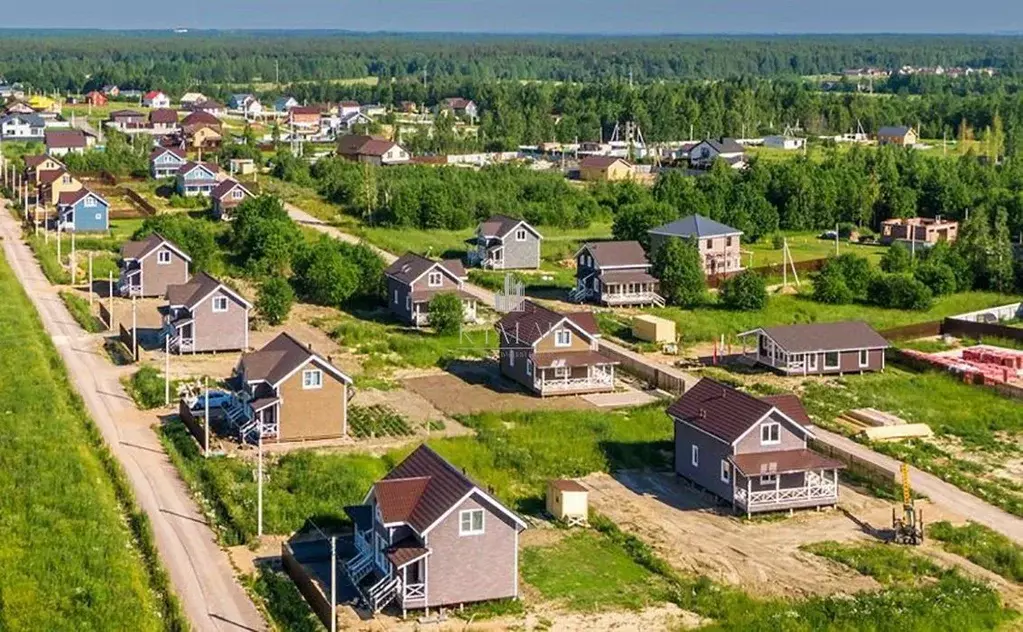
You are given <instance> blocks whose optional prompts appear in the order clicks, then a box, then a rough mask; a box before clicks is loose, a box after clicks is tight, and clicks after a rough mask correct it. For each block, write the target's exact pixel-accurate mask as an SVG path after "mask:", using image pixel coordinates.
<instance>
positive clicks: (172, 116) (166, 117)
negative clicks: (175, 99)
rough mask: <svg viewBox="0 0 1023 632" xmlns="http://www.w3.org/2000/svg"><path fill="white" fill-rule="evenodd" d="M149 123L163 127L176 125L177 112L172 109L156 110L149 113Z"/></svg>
mask: <svg viewBox="0 0 1023 632" xmlns="http://www.w3.org/2000/svg"><path fill="white" fill-rule="evenodd" d="M149 122H150V123H162V124H164V125H167V124H170V123H177V122H178V111H177V110H175V109H173V108H157V109H155V110H153V111H151V112H150V113H149Z"/></svg>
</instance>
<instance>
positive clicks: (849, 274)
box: [825, 252, 874, 298]
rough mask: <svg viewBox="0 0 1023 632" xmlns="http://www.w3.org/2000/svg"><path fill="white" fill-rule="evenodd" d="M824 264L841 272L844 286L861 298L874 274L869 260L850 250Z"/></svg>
mask: <svg viewBox="0 0 1023 632" xmlns="http://www.w3.org/2000/svg"><path fill="white" fill-rule="evenodd" d="M825 266H826V267H834V268H835V269H836V270H837V271H838V272H839V274H841V276H842V279H843V281H845V285H846V287H848V288H849V291H850V292H852V294H853V296H854V297H856V298H863V296H864V294H866V292H867V286H868V285H869V284H870V279H871V278H872V277H873V276H874V270H873V268H871V266H870V261H868V260H867V258H866V257H861V256H859V255H856V254H853V253H851V252H849V253H845V254H843V255H839V256H837V257H834V258H833V259H831V260H829V261H828V262H827V263H826V264H825Z"/></svg>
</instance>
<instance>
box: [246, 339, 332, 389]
mask: <svg viewBox="0 0 1023 632" xmlns="http://www.w3.org/2000/svg"><path fill="white" fill-rule="evenodd" d="M311 358H315V359H316V360H317V362H318V363H319V364H320V365H322V366H323V367H325V368H328V369H330V371H331V373H333V374H334V375H336V376H338V377H339V378H340V379H341V380H343V381H345V382H347V383H351V381H352V380H351V379H350V378H349V377H348V376H347V375H345V374H344V373H342V372H341V371H340V370H338V369H337V367H335V366H334V365H332V364H331V363H330V362H328V361H327V360H325V359H324V358H323V357H322V356H320V355H318V354H316V353H314V352H313V350H312V348H311V347H309V346H307V345H303V344H302V343H301V342H299V341H298V340H296V339H295V338H293V337H292V336H291V335H290V334H288V333H282V334H280V335H278V336H277V337H276V338H274V339H273V340H271V341H270V342H268V343H266V344H265V345H263V347H262V348H261V349H259V350H258V351H253V352H251V353H246V354H243V355H242V359H241V366H242V367H243V368H244V369H245V377H246V379H248V380H249V381H252V382H256V381H265V382H268V383H270V384H277V383H279V382H280V381H281V380H283V379H284V378H285V377H287V376H288V375H290V374H291V373H292V372H293V371H295V370H296V369H298V368H299V367H300V366H302V365H303V364H305V363H306V362H307V361H309V360H310V359H311Z"/></svg>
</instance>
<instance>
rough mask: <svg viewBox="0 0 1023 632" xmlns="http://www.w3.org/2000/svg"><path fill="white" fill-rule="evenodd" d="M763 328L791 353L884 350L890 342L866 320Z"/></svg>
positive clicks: (772, 338) (776, 342)
mask: <svg viewBox="0 0 1023 632" xmlns="http://www.w3.org/2000/svg"><path fill="white" fill-rule="evenodd" d="M763 331H764V333H765V334H767V335H768V336H769V337H770V338H771V340H773V341H774V342H775V344H777V345H778V346H780V347H781V348H782V349H784V350H785V351H787V352H789V353H804V352H807V351H832V350H840V349H884V348H887V347H888V346H889V345H888V341H887V340H885V339H884V338H883V337H881V334H879V333H877V332H876V331H874V330H873V329H871V327H870V325H868V324H867V323H865V322H863V321H859V320H854V321H846V322H840V323H812V324H806V325H787V326H782V327H764V328H763Z"/></svg>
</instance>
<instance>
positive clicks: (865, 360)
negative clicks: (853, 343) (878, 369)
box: [860, 349, 870, 367]
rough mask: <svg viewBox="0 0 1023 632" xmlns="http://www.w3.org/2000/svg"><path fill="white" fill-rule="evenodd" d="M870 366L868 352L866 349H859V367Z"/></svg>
mask: <svg viewBox="0 0 1023 632" xmlns="http://www.w3.org/2000/svg"><path fill="white" fill-rule="evenodd" d="M869 364H870V352H868V351H867V350H866V349H860V366H861V367H863V366H867V365H869Z"/></svg>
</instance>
